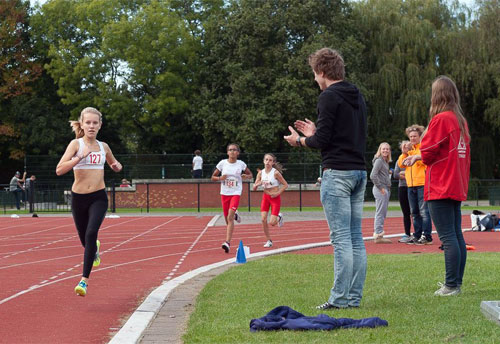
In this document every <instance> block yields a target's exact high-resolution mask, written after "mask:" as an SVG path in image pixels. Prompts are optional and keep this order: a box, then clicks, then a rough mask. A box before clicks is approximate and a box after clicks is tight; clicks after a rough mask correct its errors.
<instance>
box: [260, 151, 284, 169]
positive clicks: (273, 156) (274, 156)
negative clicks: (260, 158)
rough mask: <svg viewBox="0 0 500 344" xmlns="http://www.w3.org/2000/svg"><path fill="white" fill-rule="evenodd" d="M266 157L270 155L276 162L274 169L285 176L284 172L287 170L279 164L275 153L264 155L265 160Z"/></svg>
mask: <svg viewBox="0 0 500 344" xmlns="http://www.w3.org/2000/svg"><path fill="white" fill-rule="evenodd" d="M266 155H269V156H270V157H271V158H273V160H274V162H273V167H274V168H275V169H276V170H277V171H278V172H279V173H281V174H283V171H284V170H285V169H284V168H283V165H282V164H281V163H279V162H278V160H276V155H274V154H273V153H266V154H264V158H265V157H266Z"/></svg>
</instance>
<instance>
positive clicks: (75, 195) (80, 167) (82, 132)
mask: <svg viewBox="0 0 500 344" xmlns="http://www.w3.org/2000/svg"><path fill="white" fill-rule="evenodd" d="M70 123H71V126H72V128H73V131H74V132H75V134H76V139H74V140H72V141H71V142H70V143H69V145H68V147H67V148H66V152H64V155H63V156H62V158H61V160H60V161H59V163H58V164H57V168H56V174H57V175H58V176H61V175H63V174H65V173H67V172H69V171H70V170H71V169H73V173H74V175H75V181H74V183H73V186H72V188H71V211H72V213H73V220H74V221H75V226H76V230H77V231H78V236H79V237H80V241H81V243H82V245H83V247H84V248H85V251H84V255H83V274H82V279H81V281H80V283H78V285H77V286H76V287H75V292H76V294H77V295H80V296H85V295H86V294H87V286H88V279H89V276H90V271H91V270H92V266H99V264H100V263H101V259H100V257H99V246H100V242H99V240H97V233H98V232H99V227H100V226H101V223H102V221H103V220H104V215H105V214H106V210H107V209H108V197H107V195H106V190H105V185H104V162H105V161H106V162H107V163H108V165H109V167H111V169H112V170H113V171H115V172H120V171H121V169H122V165H121V164H120V163H119V162H118V161H117V160H116V159H115V157H114V156H113V153H112V152H111V149H110V148H109V146H108V145H107V144H106V143H104V142H100V141H97V139H96V137H97V133H98V132H99V129H101V126H102V115H101V113H100V112H99V111H98V110H97V109H94V108H92V107H87V108H85V109H83V110H82V112H81V113H80V118H79V119H78V121H70Z"/></svg>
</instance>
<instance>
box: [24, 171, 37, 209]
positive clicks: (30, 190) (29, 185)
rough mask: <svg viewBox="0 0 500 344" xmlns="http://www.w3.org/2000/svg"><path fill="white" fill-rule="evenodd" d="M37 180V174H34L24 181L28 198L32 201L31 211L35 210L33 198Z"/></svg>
mask: <svg viewBox="0 0 500 344" xmlns="http://www.w3.org/2000/svg"><path fill="white" fill-rule="evenodd" d="M35 181H36V176H35V175H34V174H32V175H31V177H29V178H28V179H26V181H25V182H24V188H25V189H26V199H27V200H28V202H29V203H30V212H31V213H32V212H33V199H34V194H35Z"/></svg>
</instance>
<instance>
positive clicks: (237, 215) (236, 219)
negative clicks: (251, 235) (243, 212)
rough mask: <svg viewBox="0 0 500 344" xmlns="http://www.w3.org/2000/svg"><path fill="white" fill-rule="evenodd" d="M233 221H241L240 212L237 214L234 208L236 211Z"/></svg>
mask: <svg viewBox="0 0 500 344" xmlns="http://www.w3.org/2000/svg"><path fill="white" fill-rule="evenodd" d="M234 221H236V222H238V223H240V222H241V216H240V214H238V211H237V210H236V212H235V213H234Z"/></svg>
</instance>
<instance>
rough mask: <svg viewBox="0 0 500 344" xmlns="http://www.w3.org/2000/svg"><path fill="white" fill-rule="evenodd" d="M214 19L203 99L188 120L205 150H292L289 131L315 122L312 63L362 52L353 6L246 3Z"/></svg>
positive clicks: (207, 28) (207, 24) (208, 21)
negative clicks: (301, 122) (337, 53)
mask: <svg viewBox="0 0 500 344" xmlns="http://www.w3.org/2000/svg"><path fill="white" fill-rule="evenodd" d="M212 13H213V15H211V16H208V17H207V18H205V21H204V22H203V29H204V34H203V40H202V42H203V51H202V54H201V62H200V64H201V65H202V66H203V67H202V72H201V75H200V89H201V95H200V100H199V101H198V102H197V107H196V109H195V111H194V113H193V114H192V116H191V118H190V122H191V124H192V125H193V126H194V127H195V128H196V130H197V131H199V132H200V133H201V134H202V135H203V139H204V146H203V147H204V150H205V151H207V150H208V151H220V150H221V149H223V148H224V147H225V145H227V144H228V143H229V142H238V143H239V144H241V145H242V147H243V148H244V149H246V150H249V151H254V152H257V151H263V150H266V151H267V150H272V151H285V150H289V149H290V148H289V147H288V145H285V144H284V142H283V139H282V137H283V135H284V134H286V133H287V126H288V125H289V124H291V123H293V121H294V120H296V119H298V118H304V117H309V118H312V119H314V118H315V112H316V111H315V105H316V101H317V96H318V94H319V89H318V88H317V86H316V85H315V83H314V78H313V76H312V72H311V70H310V67H309V66H308V65H307V56H308V55H309V54H310V53H312V52H313V51H314V50H316V49H318V48H321V47H323V46H331V47H334V48H337V49H339V50H341V51H342V50H343V49H344V48H345V51H346V52H347V55H348V56H347V57H346V58H348V59H350V58H351V56H353V57H354V56H357V55H358V53H359V52H360V51H361V48H362V47H361V45H360V44H359V42H358V41H357V39H356V38H355V37H356V29H355V26H354V23H353V22H352V19H351V16H350V8H349V5H348V4H347V3H346V2H344V1H317V0H309V1H299V0H289V1H257V2H256V1H249V0H241V1H231V2H229V4H228V6H226V7H224V8H221V9H220V11H213V12H212ZM352 61H353V65H356V64H357V61H354V58H353V60H352ZM353 75H355V73H354V72H353Z"/></svg>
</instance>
